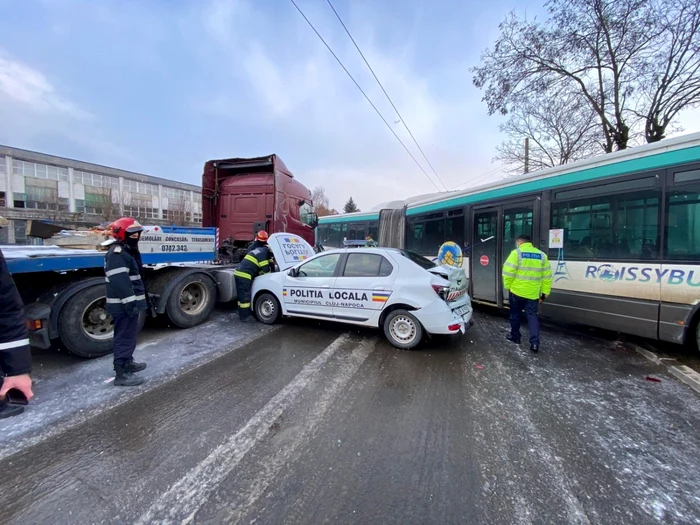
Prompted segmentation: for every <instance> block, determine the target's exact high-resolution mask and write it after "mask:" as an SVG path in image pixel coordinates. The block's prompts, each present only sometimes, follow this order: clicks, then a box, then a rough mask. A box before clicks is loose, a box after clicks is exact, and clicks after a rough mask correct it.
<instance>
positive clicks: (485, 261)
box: [479, 255, 489, 266]
mask: <svg viewBox="0 0 700 525" xmlns="http://www.w3.org/2000/svg"><path fill="white" fill-rule="evenodd" d="M479 261H480V262H481V266H488V265H489V256H488V255H482V256H481V259H479Z"/></svg>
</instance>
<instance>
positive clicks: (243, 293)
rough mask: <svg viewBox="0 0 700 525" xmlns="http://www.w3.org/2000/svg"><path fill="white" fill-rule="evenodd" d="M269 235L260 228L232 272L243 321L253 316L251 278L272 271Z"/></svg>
mask: <svg viewBox="0 0 700 525" xmlns="http://www.w3.org/2000/svg"><path fill="white" fill-rule="evenodd" d="M268 239H269V235H268V234H267V232H266V231H264V230H260V231H259V232H258V233H257V235H256V236H255V241H253V243H252V244H251V245H250V249H249V250H248V254H247V255H246V256H245V257H244V258H243V260H242V261H241V262H240V264H239V265H238V268H236V270H235V271H234V272H233V275H234V276H235V278H236V294H237V295H238V318H239V319H240V320H241V321H243V322H244V323H253V322H255V318H254V317H253V316H252V313H251V305H250V300H251V297H250V290H251V288H252V287H253V279H255V278H256V277H257V276H258V275H259V274H261V273H269V272H270V271H272V269H273V268H272V266H273V262H272V251H271V250H270V248H269V247H268V246H267V240H268Z"/></svg>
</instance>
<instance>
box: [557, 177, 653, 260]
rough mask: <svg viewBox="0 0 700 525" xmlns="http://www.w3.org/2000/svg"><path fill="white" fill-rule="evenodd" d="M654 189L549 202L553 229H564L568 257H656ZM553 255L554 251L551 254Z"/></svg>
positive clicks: (618, 258) (602, 258)
mask: <svg viewBox="0 0 700 525" xmlns="http://www.w3.org/2000/svg"><path fill="white" fill-rule="evenodd" d="M659 195H660V192H659V190H657V189H650V190H645V191H638V192H631V193H629V192H628V193H621V194H616V195H601V196H598V197H592V198H583V199H577V200H572V201H567V202H555V203H552V221H551V227H552V228H553V229H558V228H562V229H564V256H565V257H566V258H567V259H600V260H608V261H612V260H620V259H622V260H624V259H656V258H658V256H659V250H658V247H659V200H660V199H659ZM550 256H552V257H555V256H556V253H555V251H552V252H551V253H550Z"/></svg>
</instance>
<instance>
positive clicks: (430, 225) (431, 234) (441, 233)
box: [422, 219, 445, 255]
mask: <svg viewBox="0 0 700 525" xmlns="http://www.w3.org/2000/svg"><path fill="white" fill-rule="evenodd" d="M444 242H445V221H444V220H441V219H439V220H436V221H428V222H426V223H425V238H424V239H423V251H422V253H423V255H425V254H435V255H437V253H438V250H439V249H440V246H442V243H444Z"/></svg>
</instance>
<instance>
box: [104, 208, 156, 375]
mask: <svg viewBox="0 0 700 525" xmlns="http://www.w3.org/2000/svg"><path fill="white" fill-rule="evenodd" d="M110 229H111V231H112V236H113V237H114V238H115V240H116V242H115V243H113V244H112V245H111V246H110V247H109V250H108V251H107V255H105V266H104V268H105V276H106V277H107V312H108V313H109V314H111V316H112V318H113V319H114V372H115V379H114V384H115V385H116V386H136V385H140V384H141V383H142V382H143V379H142V378H140V377H138V376H135V375H134V372H140V371H141V370H144V369H145V368H146V363H136V362H134V357H133V356H134V350H135V349H136V337H137V335H138V332H139V317H140V315H141V313H142V312H144V311H145V310H146V309H147V305H148V299H147V294H146V286H145V283H144V280H143V277H144V276H143V264H142V262H141V254H140V252H139V249H138V243H139V239H140V238H141V232H142V231H143V226H141V225H140V224H139V223H138V222H137V221H136V220H135V219H132V218H131V217H122V218H121V219H118V220H116V221H114V222H113V223H112V224H111V225H110Z"/></svg>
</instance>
